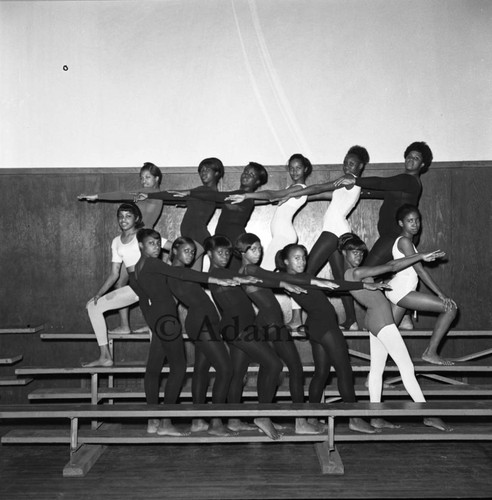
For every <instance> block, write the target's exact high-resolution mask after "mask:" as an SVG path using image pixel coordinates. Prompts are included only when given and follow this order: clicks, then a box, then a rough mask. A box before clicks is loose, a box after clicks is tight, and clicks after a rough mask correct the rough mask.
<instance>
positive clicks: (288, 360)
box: [265, 325, 304, 403]
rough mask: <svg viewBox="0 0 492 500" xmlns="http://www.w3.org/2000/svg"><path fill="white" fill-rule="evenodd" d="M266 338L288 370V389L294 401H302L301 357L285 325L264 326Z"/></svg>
mask: <svg viewBox="0 0 492 500" xmlns="http://www.w3.org/2000/svg"><path fill="white" fill-rule="evenodd" d="M265 334H266V338H267V339H268V340H270V341H271V342H272V344H273V348H274V349H275V352H276V353H277V354H278V357H279V358H280V359H281V360H282V361H283V362H284V363H285V365H286V366H287V369H288V370H289V390H290V396H291V398H292V401H293V402H294V403H303V402H304V372H303V369H302V363H301V358H300V357H299V351H298V350H297V348H296V346H295V344H294V341H293V340H292V337H291V336H290V333H289V331H288V330H287V328H286V327H285V326H277V325H270V326H269V327H266V328H265Z"/></svg>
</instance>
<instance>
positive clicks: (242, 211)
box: [172, 162, 268, 271]
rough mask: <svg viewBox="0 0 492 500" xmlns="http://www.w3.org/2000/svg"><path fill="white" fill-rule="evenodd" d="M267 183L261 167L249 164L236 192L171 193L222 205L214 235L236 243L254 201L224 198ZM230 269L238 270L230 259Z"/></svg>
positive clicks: (264, 171) (237, 266) (252, 190)
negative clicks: (236, 201)
mask: <svg viewBox="0 0 492 500" xmlns="http://www.w3.org/2000/svg"><path fill="white" fill-rule="evenodd" d="M267 181H268V173H267V171H266V169H265V167H264V166H263V165H260V164H259V163H254V162H250V163H249V164H248V165H246V167H244V170H243V173H242V174H241V177H240V184H239V189H237V190H236V191H225V192H194V191H172V192H173V193H176V194H177V195H178V196H187V195H188V196H191V197H192V198H199V199H202V200H209V201H214V202H216V203H222V205H221V206H222V212H221V214H220V217H219V220H218V221H217V226H216V228H215V234H220V235H222V236H226V237H227V238H229V240H231V241H233V242H234V241H236V238H237V237H238V236H239V235H240V234H242V233H244V232H245V231H246V224H247V223H248V221H249V219H250V217H251V214H252V212H253V210H254V208H255V202H254V200H244V201H242V202H241V203H238V204H234V205H233V204H232V203H227V202H225V200H226V198H227V197H228V196H230V195H232V194H244V193H252V192H254V191H256V190H257V189H258V188H259V187H260V186H263V185H264V184H266V182H267ZM229 266H230V267H231V269H233V270H234V271H236V270H237V269H238V268H239V261H238V260H237V259H234V257H233V258H232V259H231V262H230V263H229Z"/></svg>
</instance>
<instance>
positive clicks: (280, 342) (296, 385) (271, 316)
mask: <svg viewBox="0 0 492 500" xmlns="http://www.w3.org/2000/svg"><path fill="white" fill-rule="evenodd" d="M234 250H235V251H236V252H237V253H238V255H240V256H241V267H240V269H239V274H246V275H250V276H256V277H258V278H260V279H261V280H264V279H268V278H270V279H271V278H275V277H276V278H277V279H280V280H282V281H283V282H285V283H284V284H283V288H285V289H286V290H288V291H290V292H292V293H296V294H297V293H299V292H302V293H305V290H304V289H303V288H299V286H303V285H321V286H330V283H331V282H329V281H328V280H318V279H316V278H314V277H304V276H303V277H296V276H293V275H288V274H287V273H274V272H272V271H267V270H265V269H262V268H261V267H259V266H258V265H257V264H258V262H259V261H260V259H261V253H262V247H261V242H260V240H259V238H258V236H256V235H255V234H252V233H244V234H242V235H241V236H240V237H239V238H238V239H237V240H236V243H235V245H234ZM287 279H288V280H289V282H286V280H287ZM244 289H245V290H246V293H247V294H248V296H249V298H250V299H251V300H252V301H253V302H254V304H255V305H256V307H257V308H258V316H257V319H256V323H257V325H258V328H259V329H260V331H261V332H262V333H263V334H264V335H265V338H266V339H267V340H270V341H271V342H272V343H273V346H274V348H275V351H276V352H277V354H278V356H279V357H280V359H282V361H283V362H284V363H285V365H286V366H287V368H288V370H289V389H290V394H291V397H292V401H293V402H294V403H302V402H304V373H303V369H302V363H301V360H300V358H299V353H298V351H297V349H296V346H295V344H294V341H293V340H292V337H291V336H290V332H289V330H288V329H287V327H286V326H285V324H284V319H283V314H282V309H281V308H280V304H279V303H278V301H277V299H276V298H275V294H274V293H273V291H272V290H271V289H270V288H265V287H260V286H256V285H247V286H244ZM317 432H319V429H317V428H316V427H314V426H313V425H311V424H309V423H308V422H307V420H306V419H301V418H298V419H296V433H299V434H314V433H317Z"/></svg>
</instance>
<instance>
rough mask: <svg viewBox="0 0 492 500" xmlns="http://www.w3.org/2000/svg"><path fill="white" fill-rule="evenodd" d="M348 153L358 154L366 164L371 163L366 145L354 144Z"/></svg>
mask: <svg viewBox="0 0 492 500" xmlns="http://www.w3.org/2000/svg"><path fill="white" fill-rule="evenodd" d="M347 155H355V156H357V158H359V160H360V161H361V162H362V163H363V164H364V166H366V165H367V164H368V163H369V160H370V158H369V153H368V151H367V149H366V148H365V147H364V146H359V145H357V144H356V145H355V146H352V147H351V148H350V149H349V150H348V151H347V154H346V155H345V156H347Z"/></svg>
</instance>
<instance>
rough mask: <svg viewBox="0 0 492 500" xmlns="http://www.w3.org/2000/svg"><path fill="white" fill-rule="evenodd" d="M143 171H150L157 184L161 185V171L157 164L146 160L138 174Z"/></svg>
mask: <svg viewBox="0 0 492 500" xmlns="http://www.w3.org/2000/svg"><path fill="white" fill-rule="evenodd" d="M143 172H150V174H151V175H153V176H154V177H157V184H159V186H160V185H161V181H162V172H161V169H160V168H159V167H158V166H157V165H154V164H153V163H150V162H149V161H147V162H145V163H144V164H143V166H142V168H141V169H140V174H142V173H143Z"/></svg>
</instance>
